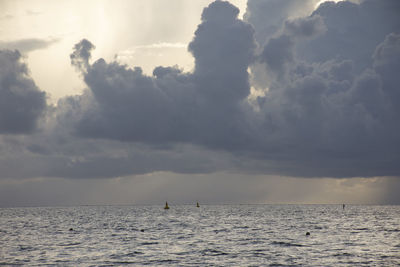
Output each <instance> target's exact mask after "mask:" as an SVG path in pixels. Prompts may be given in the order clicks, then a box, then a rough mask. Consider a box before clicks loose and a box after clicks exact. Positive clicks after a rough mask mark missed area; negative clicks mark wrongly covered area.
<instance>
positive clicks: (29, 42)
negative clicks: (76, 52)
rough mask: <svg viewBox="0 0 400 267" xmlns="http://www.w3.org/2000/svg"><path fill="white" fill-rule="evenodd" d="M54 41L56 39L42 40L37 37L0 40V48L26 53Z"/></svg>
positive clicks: (49, 44) (42, 47)
mask: <svg viewBox="0 0 400 267" xmlns="http://www.w3.org/2000/svg"><path fill="white" fill-rule="evenodd" d="M55 42H58V40H57V39H52V40H43V39H37V38H30V39H21V40H16V41H8V42H3V41H0V49H10V50H18V51H20V52H22V53H28V52H31V51H34V50H39V49H44V48H47V47H49V46H51V45H52V44H54V43H55Z"/></svg>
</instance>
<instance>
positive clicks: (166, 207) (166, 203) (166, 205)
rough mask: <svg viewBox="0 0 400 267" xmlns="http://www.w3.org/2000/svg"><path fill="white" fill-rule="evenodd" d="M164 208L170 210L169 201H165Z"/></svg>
mask: <svg viewBox="0 0 400 267" xmlns="http://www.w3.org/2000/svg"><path fill="white" fill-rule="evenodd" d="M164 209H165V210H169V207H168V202H167V201H165V207H164Z"/></svg>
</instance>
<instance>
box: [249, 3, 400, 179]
mask: <svg viewBox="0 0 400 267" xmlns="http://www.w3.org/2000/svg"><path fill="white" fill-rule="evenodd" d="M379 3H382V4H381V5H380V4H379ZM396 3H397V2H396V1H383V2H380V1H364V2H362V4H360V5H357V4H353V3H349V2H340V3H337V4H335V3H326V4H323V5H321V6H320V7H319V8H318V9H317V10H316V11H315V12H314V13H313V14H312V15H311V16H310V17H308V18H299V19H296V20H295V21H293V20H292V21H291V20H288V21H286V22H285V23H284V24H283V25H282V30H281V32H280V33H279V34H277V35H275V36H273V37H271V38H270V39H269V40H268V41H267V42H266V45H265V47H264V49H263V53H262V54H261V58H262V61H263V62H265V65H266V67H267V68H266V75H267V76H268V77H269V79H270V80H272V82H270V85H269V92H267V93H266V95H265V97H260V98H259V103H260V104H261V110H262V113H263V114H265V123H264V126H263V127H264V129H263V130H262V131H263V132H265V133H268V136H266V137H265V140H266V141H267V142H270V141H274V144H275V145H277V146H278V147H277V148H276V150H277V151H278V153H276V154H275V153H273V154H272V155H269V153H267V150H265V151H264V152H266V157H271V156H272V157H274V156H278V155H281V154H283V155H284V156H285V158H286V161H285V160H282V161H280V162H278V166H279V165H281V166H282V173H285V174H288V175H294V174H293V173H291V171H290V169H291V168H294V170H295V171H294V172H296V173H297V174H299V175H303V176H314V175H315V176H324V175H329V176H334V177H342V176H357V175H363V176H374V175H398V173H399V169H398V167H397V165H398V164H397V162H398V161H399V154H398V151H399V148H400V147H399V138H398V137H396V136H398V132H399V131H398V127H397V123H396V121H397V120H398V118H399V113H398V104H397V103H396V102H398V100H399V94H398V84H399V82H400V81H399V78H398V75H395V69H398V68H399V58H398V45H399V44H398V34H396V33H392V31H395V32H396V31H399V30H400V27H399V24H398V22H399V19H398V18H397V17H396V18H395V17H394V13H393V12H392V11H388V10H387V9H388V8H393V9H398V4H396ZM386 11H388V12H387V16H388V20H387V21H385V22H383V23H381V21H380V19H381V18H382V17H383V16H384V14H382V13H381V12H386ZM376 12H378V13H379V14H376ZM358 16H360V17H361V18H364V17H365V20H364V22H365V26H368V25H374V24H377V25H376V26H374V27H371V28H368V31H366V30H363V29H364V28H362V27H361V26H362V25H361V24H360V23H359V22H357V23H356V24H355V26H354V28H353V23H352V22H353V20H354V19H355V18H356V19H357V18H358ZM367 17H368V19H370V20H371V19H372V20H373V21H372V22H371V21H368V23H367V22H366V20H367ZM378 24H379V25H378ZM365 26H364V27H365ZM256 31H257V28H256ZM299 34H300V35H302V36H303V37H307V38H299ZM370 36H374V38H375V39H374V38H372V40H368V43H367V44H365V42H366V40H367V39H369V37H370ZM379 38H381V39H380V41H379V42H378V41H377V40H378V39H379ZM364 44H365V46H364ZM321 49H322V50H324V51H320V50H321ZM277 55H278V56H277ZM308 55H311V57H309V56H308ZM318 56H321V57H319V58H318V60H317V61H315V58H316V57H318ZM378 62H379V63H378ZM271 72H272V73H275V74H276V75H275V76H273V75H271ZM274 79H275V81H274ZM268 146H269V145H267V147H268ZM382 155H384V157H382ZM288 164H290V169H289V171H288V169H285V166H287V165H288ZM357 173H358V174H357Z"/></svg>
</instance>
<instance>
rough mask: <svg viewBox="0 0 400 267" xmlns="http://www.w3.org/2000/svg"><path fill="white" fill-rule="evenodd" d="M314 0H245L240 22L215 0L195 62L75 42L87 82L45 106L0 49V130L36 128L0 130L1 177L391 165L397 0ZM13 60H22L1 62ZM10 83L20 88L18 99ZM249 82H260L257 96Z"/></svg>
mask: <svg viewBox="0 0 400 267" xmlns="http://www.w3.org/2000/svg"><path fill="white" fill-rule="evenodd" d="M315 4H316V1H306V2H304V1H273V0H272V1H260V0H258V1H257V0H249V2H248V7H247V13H246V15H245V20H246V21H247V22H246V21H242V20H240V19H238V17H237V16H238V14H239V10H238V9H237V8H236V7H234V6H233V5H231V4H229V3H228V2H224V1H215V2H213V3H212V4H210V5H209V6H208V7H207V8H205V9H204V12H203V14H202V22H201V24H200V25H199V26H198V28H197V30H196V32H195V33H194V38H193V40H192V42H191V43H190V44H189V47H188V49H189V51H190V52H191V53H192V55H193V56H194V58H195V69H194V71H193V72H191V73H184V72H182V71H181V70H180V69H179V67H157V68H155V69H154V71H153V76H147V75H144V74H143V72H142V70H141V69H140V68H139V67H135V68H130V67H128V66H126V65H122V64H119V63H118V62H106V61H105V60H104V59H98V60H95V61H94V62H93V63H91V51H92V50H93V49H94V48H95V44H92V43H90V41H89V40H86V39H84V40H82V41H80V42H79V43H78V44H76V45H75V47H74V50H73V52H72V54H71V56H70V57H71V63H72V64H73V65H74V66H75V67H76V68H77V69H78V71H79V72H80V73H81V74H82V77H83V79H84V81H85V83H86V85H87V90H86V91H85V92H84V94H82V95H78V96H70V97H66V98H63V99H61V100H60V101H59V103H58V105H57V106H56V107H52V106H47V109H46V112H44V110H45V108H46V105H45V101H44V97H45V95H44V93H42V92H40V91H39V90H38V89H37V88H36V87H35V86H34V83H33V81H32V80H31V79H30V78H29V75H28V73H27V72H26V70H24V68H25V67H24V68H22V67H21V66H23V65H18V64H19V63H16V62H18V59H13V60H10V59H8V58H9V57H11V55H12V54H10V55H7V56H2V55H3V54H0V60H2V61H4V62H6V63H4V64H2V65H0V74H1V75H2V76H1V78H0V79H1V80H0V81H1V82H2V85H1V86H2V87H1V90H0V93H1V94H3V95H4V96H3V97H2V98H1V99H2V100H0V101H3V102H4V104H3V102H0V103H1V105H0V109H4V112H3V110H2V112H1V113H0V131H1V133H2V134H5V133H14V132H15V133H29V132H32V130H33V129H34V128H35V126H36V124H37V123H39V125H40V127H41V128H40V132H37V133H33V134H31V135H29V136H25V137H24V138H20V137H18V136H9V135H3V136H0V138H1V139H0V151H2V153H1V157H0V166H1V170H2V172H1V176H2V178H28V177H66V178H107V177H117V176H128V175H132V174H145V173H151V172H154V171H171V172H176V173H210V172H216V171H232V172H244V173H257V174H260V173H261V174H277V175H287V176H301V177H360V176H364V177H371V176H399V173H400V166H399V164H398V162H399V161H400V155H399V151H400V135H399V126H398V120H399V115H400V113H399V111H400V110H399V104H398V103H399V100H400V95H399V90H400V88H399V82H400V80H399V79H400V78H399V75H398V74H397V73H398V70H399V69H400V66H399V65H400V18H399V16H397V14H399V13H400V12H399V11H400V8H399V4H398V1H372V0H365V1H362V2H361V3H360V4H354V3H350V2H340V3H333V2H329V3H324V4H322V5H321V6H320V7H319V8H318V9H317V10H315V11H314V7H315ZM1 53H11V52H1ZM13 53H14V52H13ZM15 53H17V52H15ZM4 55H6V54H4ZM14 57H17V56H16V55H14ZM5 60H8V61H5ZM13 64H14V65H15V66H20V68H22V70H21V69H18V68H12V69H11V70H12V71H8V67H7V68H5V67H4V66H13ZM249 68H250V69H251V74H249V73H248V69H249ZM3 73H4V75H3ZM12 77H14V78H12ZM22 77H23V78H22ZM262 81H266V83H262ZM13 84H22V85H20V86H19V87H21V88H23V90H22V89H21V90H22V91H23V92H30V95H29V97H28V98H27V97H25V95H26V93H24V94H22V96H21V94H17V96H15V93H14V92H15V90H14V88H15V86H14V85H13ZM252 86H253V87H254V88H255V89H256V90H259V91H262V94H261V95H260V96H258V97H257V98H256V101H250V99H251V97H252V96H251V87H252ZM29 88H31V89H29ZM32 88H33V89H32ZM265 88H268V90H266V89H265ZM21 90H20V91H21ZM17 91H18V90H17ZM18 92H19V91H18ZM11 99H16V100H15V101H17V102H15V103H16V104H15V105H8V103H11V102H10V101H11ZM26 99H29V102H28V103H25V101H26ZM35 99H36V100H35ZM33 100H34V101H33ZM21 107H24V109H22V108H21ZM21 109H22V111H21ZM13 114H14V115H13ZM16 114H21V115H20V116H21V117H18V119H17V120H16V119H15V116H17V115H16ZM41 115H42V116H41ZM39 116H41V117H39ZM39 118H40V121H38V119H39ZM10 122H15V123H18V125H20V126H18V127H19V128H18V127H17V126H13V125H12V123H10ZM15 159H18V160H23V161H24V162H25V164H26V167H25V168H24V169H20V168H18V166H17V165H16V164H13V162H14V161H15Z"/></svg>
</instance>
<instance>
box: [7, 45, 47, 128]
mask: <svg viewBox="0 0 400 267" xmlns="http://www.w3.org/2000/svg"><path fill="white" fill-rule="evenodd" d="M45 108H46V94H45V93H44V92H42V91H40V90H39V89H38V88H37V86H36V85H35V83H34V81H33V80H32V79H31V78H30V77H29V73H28V68H27V66H26V65H25V64H24V63H23V62H22V61H21V54H20V53H19V52H18V51H10V50H0V134H25V133H30V132H32V131H34V130H35V128H36V126H37V121H38V119H39V117H40V116H41V115H42V114H43V112H44V111H45Z"/></svg>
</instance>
